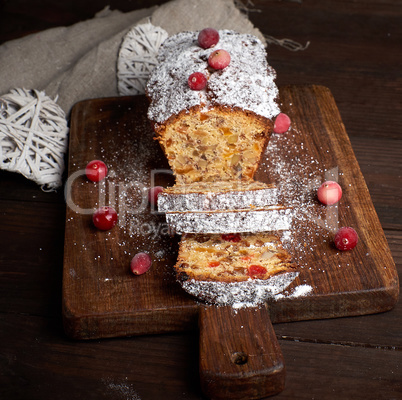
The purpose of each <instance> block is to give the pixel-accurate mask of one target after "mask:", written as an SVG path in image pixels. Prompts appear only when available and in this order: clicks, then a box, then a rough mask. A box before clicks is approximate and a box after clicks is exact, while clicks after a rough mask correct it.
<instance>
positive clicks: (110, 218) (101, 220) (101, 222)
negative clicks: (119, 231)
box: [92, 206, 117, 231]
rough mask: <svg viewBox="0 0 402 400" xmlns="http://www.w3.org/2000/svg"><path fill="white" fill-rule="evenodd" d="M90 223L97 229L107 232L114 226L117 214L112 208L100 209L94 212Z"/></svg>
mask: <svg viewBox="0 0 402 400" xmlns="http://www.w3.org/2000/svg"><path fill="white" fill-rule="evenodd" d="M92 221H93V223H94V225H95V226H96V227H97V228H98V229H100V230H102V231H107V230H109V229H112V228H113V227H114V226H115V225H116V223H117V212H116V211H115V210H114V208H112V207H108V206H104V207H100V208H98V209H97V210H96V211H95V212H94V214H93V216H92Z"/></svg>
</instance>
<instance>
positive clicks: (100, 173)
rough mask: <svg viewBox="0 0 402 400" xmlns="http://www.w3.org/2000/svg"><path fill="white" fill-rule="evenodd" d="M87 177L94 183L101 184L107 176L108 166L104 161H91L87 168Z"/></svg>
mask: <svg viewBox="0 0 402 400" xmlns="http://www.w3.org/2000/svg"><path fill="white" fill-rule="evenodd" d="M85 175H86V176H87V178H88V179H89V180H90V181H92V182H99V181H101V180H102V179H105V177H106V175H107V166H106V164H105V163H104V162H103V161H100V160H93V161H90V162H89V163H88V164H87V166H86V167H85Z"/></svg>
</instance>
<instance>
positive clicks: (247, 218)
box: [166, 206, 293, 234]
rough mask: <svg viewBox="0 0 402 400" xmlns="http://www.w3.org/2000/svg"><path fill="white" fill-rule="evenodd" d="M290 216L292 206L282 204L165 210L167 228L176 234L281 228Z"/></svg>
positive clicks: (290, 221) (287, 222) (289, 226)
mask: <svg viewBox="0 0 402 400" xmlns="http://www.w3.org/2000/svg"><path fill="white" fill-rule="evenodd" d="M292 220H293V209H292V208H289V207H284V206H268V207H263V208H248V209H235V210H223V211H221V210H217V211H185V212H167V213H166V222H167V224H168V225H169V228H170V230H171V232H172V233H173V232H174V233H178V234H182V233H230V232H254V233H255V232H264V231H282V230H289V229H290V228H291V225H292Z"/></svg>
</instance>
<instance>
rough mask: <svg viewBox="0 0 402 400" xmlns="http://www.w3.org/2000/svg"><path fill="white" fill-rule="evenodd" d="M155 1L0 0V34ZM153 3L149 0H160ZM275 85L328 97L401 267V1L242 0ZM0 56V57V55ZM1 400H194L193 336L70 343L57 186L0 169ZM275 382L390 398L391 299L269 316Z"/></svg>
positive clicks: (289, 393) (399, 380)
mask: <svg viewBox="0 0 402 400" xmlns="http://www.w3.org/2000/svg"><path fill="white" fill-rule="evenodd" d="M151 3H158V2H157V1H153V2H147V1H123V0H120V1H119V0H110V1H105V0H97V1H94V0H80V1H78V0H77V1H70V2H57V1H55V0H46V1H39V0H29V1H28V0H13V1H7V0H5V1H0V43H2V42H5V41H7V40H11V39H14V38H17V37H21V36H24V35H26V34H29V33H32V32H35V31H38V30H43V29H46V28H49V27H53V26H60V25H69V24H73V23H74V22H77V21H79V20H83V19H86V18H91V17H92V16H93V14H94V12H96V11H99V10H100V9H102V8H103V7H104V6H105V5H108V4H110V6H111V8H118V9H120V10H122V11H129V10H132V9H136V8H141V7H148V6H149V5H150V4H151ZM159 3H161V2H159ZM251 8H254V9H256V10H258V11H250V13H249V18H250V19H251V21H252V22H253V23H254V24H255V25H256V26H257V27H258V28H260V29H261V31H262V32H263V33H264V34H267V35H272V36H274V37H276V38H284V37H286V38H291V39H293V40H295V41H298V42H300V43H302V44H305V43H306V42H308V41H309V42H310V45H309V47H308V48H307V49H306V50H305V51H298V52H291V51H289V50H286V49H283V48H281V47H279V46H276V45H272V46H271V47H270V48H269V50H268V53H269V62H270V63H271V64H272V65H273V66H274V67H275V69H276V70H277V72H278V79H277V83H278V84H279V85H285V84H319V85H324V86H327V87H328V88H329V89H330V90H331V91H332V93H333V95H334V97H335V100H336V102H337V105H338V108H339V110H340V113H341V115H342V119H343V122H344V124H345V127H346V131H347V132H348V134H349V136H350V139H351V142H352V146H353V149H354V151H355V154H356V157H357V160H358V162H359V164H360V167H361V170H362V172H363V174H364V177H365V180H366V183H367V185H368V188H369V191H370V194H371V196H372V200H373V203H374V205H375V208H376V211H377V213H378V215H379V218H380V221H381V224H382V227H383V229H384V231H385V234H386V237H387V239H388V242H389V245H390V248H391V252H392V255H393V257H394V260H395V263H396V264H397V268H398V271H399V276H401V274H402V172H401V171H402V140H401V139H402V117H401V115H402V97H401V96H402V52H401V50H402V2H401V1H381V0H371V1H362V0H357V1H346V0H345V1H343V2H335V1H320V2H319V1H257V0H254V1H253V6H251ZM0 62H1V60H0ZM0 79H1V77H0ZM0 215H1V224H0V274H1V280H0V292H1V295H0V398H2V399H29V400H36V399H37V400H43V399H52V400H54V399H63V400H64V399H66V400H67V399H68V400H70V399H81V398H82V399H97V400H99V399H110V400H111V399H119V400H122V399H124V400H134V399H141V400H147V399H172V400H176V399H186V400H190V399H202V398H203V396H202V394H201V390H200V387H199V378H198V369H197V368H198V365H197V362H198V350H197V349H198V332H197V331H196V330H195V331H192V332H184V333H177V334H167V335H153V336H141V337H133V338H116V339H107V340H95V341H73V340H70V339H68V338H67V337H66V335H65V334H64V332H63V327H62V320H61V283H62V266H63V241H64V219H65V203H64V194H63V192H62V191H61V190H60V191H59V192H57V193H44V192H42V191H41V189H40V188H39V187H38V186H37V185H36V184H34V183H32V182H31V181H28V180H26V179H25V178H23V177H22V176H20V175H18V174H13V173H8V172H4V171H0ZM274 328H275V332H276V334H277V336H278V339H279V343H280V346H281V349H282V352H283V355H284V358H285V361H286V367H287V381H286V388H285V390H284V391H283V392H282V393H281V394H279V395H277V396H275V398H278V399H320V400H322V399H373V400H374V399H375V400H377V399H387V400H391V399H402V306H401V302H399V303H398V304H397V305H396V307H395V308H394V309H393V310H391V311H389V312H386V313H382V314H376V315H368V316H361V317H349V318H338V319H332V320H316V321H305V322H294V323H284V324H275V326H274Z"/></svg>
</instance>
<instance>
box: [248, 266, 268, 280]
mask: <svg viewBox="0 0 402 400" xmlns="http://www.w3.org/2000/svg"><path fill="white" fill-rule="evenodd" d="M266 272H267V269H266V268H265V267H263V266H261V265H250V266H249V267H248V271H247V275H248V276H249V277H250V278H253V279H254V278H259V277H260V278H261V277H263V276H264V275H265V274H266Z"/></svg>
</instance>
